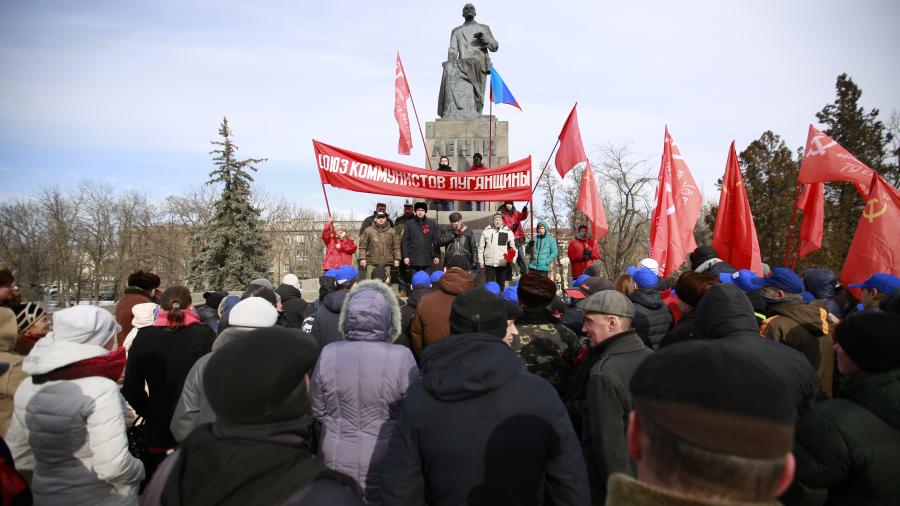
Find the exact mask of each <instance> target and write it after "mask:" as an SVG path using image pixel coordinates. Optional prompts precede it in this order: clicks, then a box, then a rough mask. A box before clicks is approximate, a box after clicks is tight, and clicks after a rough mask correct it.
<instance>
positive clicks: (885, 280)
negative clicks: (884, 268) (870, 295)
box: [847, 272, 900, 295]
mask: <svg viewBox="0 0 900 506" xmlns="http://www.w3.org/2000/svg"><path fill="white" fill-rule="evenodd" d="M847 286H849V287H850V288H868V289H869V290H871V289H873V288H874V289H875V290H878V291H879V292H881V293H883V294H885V295H890V294H892V293H893V292H894V290H896V289H898V288H900V278H898V277H897V276H894V275H893V274H888V273H886V272H876V273H875V274H872V275H871V276H869V279H867V280H865V282H863V283H850V284H849V285H847Z"/></svg>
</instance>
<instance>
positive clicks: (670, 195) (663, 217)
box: [650, 127, 703, 276]
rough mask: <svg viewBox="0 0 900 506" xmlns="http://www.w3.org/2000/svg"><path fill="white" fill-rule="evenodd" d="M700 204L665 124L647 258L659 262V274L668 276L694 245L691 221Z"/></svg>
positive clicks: (696, 190)
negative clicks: (648, 256) (648, 255)
mask: <svg viewBox="0 0 900 506" xmlns="http://www.w3.org/2000/svg"><path fill="white" fill-rule="evenodd" d="M702 205H703V199H702V197H701V196H700V190H699V188H697V184H696V183H695V182H694V177H693V176H692V175H691V171H690V169H688V166H687V164H686V163H685V162H684V158H682V157H681V152H680V151H679V150H678V146H677V145H676V144H675V141H673V140H672V136H670V135H669V127H666V136H665V141H664V142H663V154H662V162H661V163H660V166H659V178H658V179H657V187H656V208H655V209H654V210H653V219H652V221H651V224H650V258H652V259H654V260H656V261H657V262H658V263H659V274H660V275H662V276H668V275H669V274H671V273H672V272H673V271H675V270H676V269H678V268H679V267H681V264H683V263H684V260H685V258H687V255H689V254H690V253H691V252H692V251H694V249H695V248H696V247H697V243H696V241H694V225H695V224H696V223H697V217H698V216H699V215H700V208H701V206H702Z"/></svg>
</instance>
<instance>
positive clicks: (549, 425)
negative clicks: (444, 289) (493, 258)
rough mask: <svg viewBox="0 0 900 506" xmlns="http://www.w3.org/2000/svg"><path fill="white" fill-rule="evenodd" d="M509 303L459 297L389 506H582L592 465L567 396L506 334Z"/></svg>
mask: <svg viewBox="0 0 900 506" xmlns="http://www.w3.org/2000/svg"><path fill="white" fill-rule="evenodd" d="M506 317H507V316H506V309H505V307H504V303H503V301H502V300H501V299H500V298H499V297H496V296H494V295H492V294H491V293H490V292H488V291H487V290H485V289H483V288H473V289H471V290H467V291H465V292H463V293H461V294H459V295H458V296H457V297H456V299H455V300H454V302H453V305H452V310H451V314H450V328H451V332H452V335H451V336H450V337H447V338H445V339H442V340H441V341H438V342H436V343H434V344H432V345H430V346H428V347H427V348H425V352H424V353H423V356H422V365H423V370H424V371H425V372H424V375H423V376H422V380H421V381H418V382H416V383H414V384H412V385H411V386H410V388H409V390H408V391H407V393H406V399H405V400H404V401H403V405H402V407H401V408H400V415H399V419H398V420H397V426H396V428H395V430H394V434H393V436H392V437H391V442H390V447H389V449H388V454H387V457H386V459H385V462H384V464H383V469H384V478H383V479H384V485H383V488H382V491H381V499H382V501H383V502H384V503H385V504H394V505H407V504H408V505H420V504H429V505H431V506H443V505H451V504H452V505H456V504H479V505H480V504H484V505H496V504H516V505H539V504H573V505H574V504H581V505H585V504H588V502H589V496H588V492H587V488H586V487H585V483H586V482H587V476H586V470H585V466H584V461H583V460H582V458H581V455H580V454H579V452H578V442H577V439H576V437H575V433H574V431H573V430H572V424H571V422H570V421H569V418H568V416H567V415H566V410H565V408H564V407H563V405H562V402H561V401H560V400H559V396H558V395H557V394H556V392H555V391H554V390H553V387H551V386H550V385H549V384H548V383H547V382H546V381H544V380H543V379H541V378H539V377H537V376H535V375H533V374H531V373H529V372H527V371H525V370H524V369H523V368H522V362H521V361H520V360H519V358H518V357H517V356H516V354H515V352H513V351H512V350H511V349H510V348H509V346H507V345H506V344H505V343H504V342H503V341H502V338H503V337H504V336H505V335H506V329H507V321H506Z"/></svg>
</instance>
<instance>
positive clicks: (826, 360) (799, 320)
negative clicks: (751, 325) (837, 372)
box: [759, 300, 835, 398]
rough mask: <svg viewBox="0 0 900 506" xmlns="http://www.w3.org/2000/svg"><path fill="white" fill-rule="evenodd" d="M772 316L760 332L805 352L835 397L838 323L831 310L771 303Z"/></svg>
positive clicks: (823, 385)
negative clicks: (835, 337)
mask: <svg viewBox="0 0 900 506" xmlns="http://www.w3.org/2000/svg"><path fill="white" fill-rule="evenodd" d="M768 311H769V313H768V315H769V318H767V319H766V320H765V321H763V323H762V326H761V327H760V328H759V333H760V334H762V335H763V336H765V337H767V338H768V339H771V340H773V341H775V342H779V343H784V344H786V345H788V346H790V347H791V348H793V349H795V350H797V351H799V352H800V353H802V354H803V355H804V356H805V357H806V359H807V360H809V363H810V364H812V366H813V368H815V369H816V374H817V375H818V376H819V382H820V384H821V385H822V391H824V392H825V395H827V396H828V397H829V398H830V397H831V383H832V380H833V379H834V351H833V349H832V346H833V343H834V340H833V337H832V333H833V332H834V327H835V326H834V325H833V324H832V323H831V322H830V321H829V318H828V310H827V309H825V308H823V307H821V306H817V305H813V304H806V303H805V302H801V301H793V300H789V301H784V302H778V303H772V302H770V303H769V306H768Z"/></svg>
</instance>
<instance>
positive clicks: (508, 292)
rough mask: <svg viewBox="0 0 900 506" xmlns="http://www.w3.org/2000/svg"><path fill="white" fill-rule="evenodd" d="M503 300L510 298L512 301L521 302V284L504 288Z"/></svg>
mask: <svg viewBox="0 0 900 506" xmlns="http://www.w3.org/2000/svg"><path fill="white" fill-rule="evenodd" d="M503 300H508V301H510V302H519V286H518V285H512V286H507V287H506V289H505V290H503Z"/></svg>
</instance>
